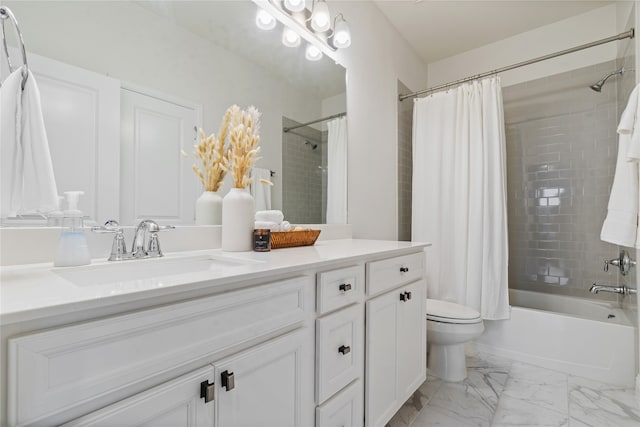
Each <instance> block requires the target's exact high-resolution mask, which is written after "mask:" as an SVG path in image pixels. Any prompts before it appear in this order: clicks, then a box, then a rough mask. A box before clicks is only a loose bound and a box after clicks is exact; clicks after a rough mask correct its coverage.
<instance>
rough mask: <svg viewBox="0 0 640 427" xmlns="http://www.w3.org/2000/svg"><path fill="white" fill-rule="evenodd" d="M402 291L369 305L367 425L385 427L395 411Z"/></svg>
mask: <svg viewBox="0 0 640 427" xmlns="http://www.w3.org/2000/svg"><path fill="white" fill-rule="evenodd" d="M400 293H401V291H400V290H394V291H391V292H389V293H387V294H384V295H381V296H379V297H376V298H373V299H372V300H370V301H367V304H366V306H367V307H366V324H367V328H366V341H365V342H366V353H365V354H366V356H365V360H366V362H365V366H366V368H365V369H366V373H365V378H366V382H365V383H366V385H365V425H366V426H367V427H373V426H384V425H385V424H386V422H387V421H388V420H389V419H390V418H391V417H392V416H393V414H394V413H395V411H396V402H397V400H398V394H397V387H396V381H397V374H396V370H397V366H398V359H397V357H398V334H397V330H398V308H399V304H398V302H399V299H400Z"/></svg>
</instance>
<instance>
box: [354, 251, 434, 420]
mask: <svg viewBox="0 0 640 427" xmlns="http://www.w3.org/2000/svg"><path fill="white" fill-rule="evenodd" d="M423 276H424V254H423V253H419V254H414V255H408V256H403V257H396V258H392V259H387V260H382V261H378V262H371V263H368V264H367V293H368V294H370V295H371V294H373V295H376V296H374V297H373V298H371V299H369V300H368V301H367V303H366V318H367V330H366V355H367V357H366V374H365V378H366V386H365V420H366V423H365V424H366V426H367V427H374V426H384V425H385V424H386V423H387V422H388V421H389V419H391V417H392V416H393V415H394V414H395V413H396V411H397V410H398V409H399V408H400V407H401V406H402V404H403V403H404V402H405V401H406V400H407V399H408V398H409V397H410V396H411V394H412V393H413V392H414V391H415V390H416V389H417V388H418V387H419V386H420V384H422V383H423V382H424V381H425V379H426V366H427V364H426V280H425V279H424V277H423ZM408 281H409V282H410V283H408V284H406V283H407V282H408Z"/></svg>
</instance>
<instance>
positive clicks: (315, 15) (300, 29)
mask: <svg viewBox="0 0 640 427" xmlns="http://www.w3.org/2000/svg"><path fill="white" fill-rule="evenodd" d="M252 1H253V3H255V4H256V5H257V6H258V8H259V11H258V16H257V17H256V24H257V25H258V27H260V28H263V29H267V28H268V29H271V28H273V27H274V26H275V24H274V23H272V22H271V19H275V20H277V21H279V22H280V23H281V24H282V25H283V26H284V30H283V33H282V43H283V44H284V45H285V46H289V47H296V46H299V45H300V43H301V42H302V39H304V40H305V41H306V42H307V43H308V44H310V45H313V46H314V48H313V49H310V48H309V47H306V48H305V57H306V58H307V59H308V60H310V61H317V60H319V59H321V58H322V57H323V56H324V55H326V56H328V57H329V58H331V59H333V60H334V61H339V56H338V55H336V51H337V50H338V49H343V48H346V47H349V45H351V31H350V30H349V25H348V24H347V20H346V19H345V18H344V15H343V14H341V13H340V14H338V15H337V16H336V17H335V18H334V19H332V18H331V15H330V13H329V6H328V5H327V2H326V0H313V3H312V6H311V10H309V9H307V8H305V7H304V5H305V0H252ZM298 8H300V9H299V10H298ZM332 23H333V28H332V25H331V24H332ZM294 34H295V35H297V40H296V36H295V35H294Z"/></svg>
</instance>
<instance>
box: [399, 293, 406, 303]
mask: <svg viewBox="0 0 640 427" xmlns="http://www.w3.org/2000/svg"><path fill="white" fill-rule="evenodd" d="M406 300H407V293H406V292H400V301H406Z"/></svg>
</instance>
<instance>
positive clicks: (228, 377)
mask: <svg viewBox="0 0 640 427" xmlns="http://www.w3.org/2000/svg"><path fill="white" fill-rule="evenodd" d="M220 377H221V378H220V379H221V380H222V387H224V388H226V389H227V391H229V390H233V389H234V388H235V387H236V379H235V376H234V375H233V372H229V371H224V372H223V373H222V374H220Z"/></svg>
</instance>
